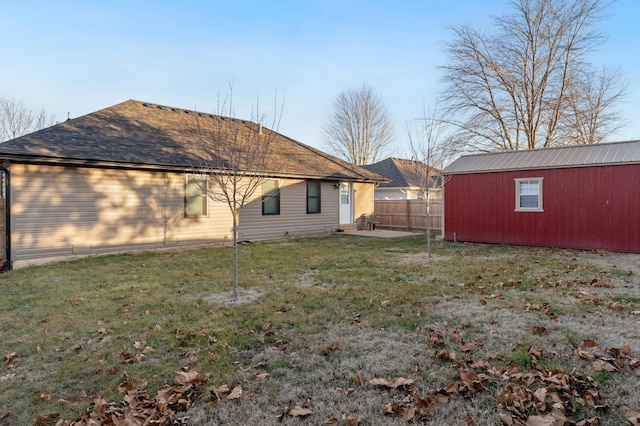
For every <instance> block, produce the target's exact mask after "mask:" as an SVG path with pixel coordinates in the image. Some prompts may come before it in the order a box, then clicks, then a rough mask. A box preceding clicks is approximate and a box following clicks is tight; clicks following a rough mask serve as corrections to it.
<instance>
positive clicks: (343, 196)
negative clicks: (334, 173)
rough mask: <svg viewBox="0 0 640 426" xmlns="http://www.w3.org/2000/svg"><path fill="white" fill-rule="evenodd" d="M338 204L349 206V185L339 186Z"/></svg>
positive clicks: (343, 183) (342, 184)
mask: <svg viewBox="0 0 640 426" xmlns="http://www.w3.org/2000/svg"><path fill="white" fill-rule="evenodd" d="M340 204H349V184H348V183H346V182H342V183H341V184H340Z"/></svg>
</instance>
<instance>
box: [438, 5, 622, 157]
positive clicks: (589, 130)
mask: <svg viewBox="0 0 640 426" xmlns="http://www.w3.org/2000/svg"><path fill="white" fill-rule="evenodd" d="M509 3H510V5H511V6H512V8H513V12H512V13H511V14H505V15H502V16H498V17H494V18H493V23H494V25H495V27H494V29H495V32H494V33H493V34H485V33H482V32H480V31H478V30H475V29H473V28H471V27H470V26H459V27H454V28H453V33H454V38H453V40H452V41H451V42H449V43H448V44H447V45H446V47H445V52H446V54H447V56H448V63H447V64H446V65H444V66H442V67H441V68H442V69H443V71H444V81H445V83H446V90H445V92H444V101H445V103H446V106H447V110H448V114H447V115H448V117H450V120H449V121H450V122H451V123H452V124H454V125H456V127H457V128H458V130H459V132H458V137H457V138H455V140H456V141H457V142H458V143H459V144H462V146H461V147H459V148H460V149H461V150H464V151H495V150H518V149H533V148H546V147H552V146H562V145H567V144H571V143H594V142H598V141H600V140H602V139H603V138H604V137H606V136H607V135H608V132H609V131H611V130H612V129H615V128H616V127H617V125H616V124H615V123H616V122H617V120H618V119H619V115H618V114H616V113H615V111H614V110H613V107H614V105H615V102H616V101H617V100H619V98H620V97H621V96H622V95H623V93H624V83H623V82H622V81H621V80H620V75H619V73H618V72H615V71H614V72H609V71H606V70H603V72H602V73H600V74H598V73H596V72H595V71H594V70H593V66H592V64H591V63H590V62H589V61H588V58H587V56H588V53H589V52H590V51H592V50H593V49H594V48H595V47H596V46H597V45H598V44H599V43H600V41H601V40H602V36H601V35H600V34H599V33H597V32H596V31H595V30H594V29H593V28H594V26H595V25H596V24H597V23H598V22H600V21H601V20H602V19H603V18H604V11H605V9H606V8H607V6H609V4H610V3H611V2H608V1H605V0H510V2H509ZM451 117H453V118H451Z"/></svg>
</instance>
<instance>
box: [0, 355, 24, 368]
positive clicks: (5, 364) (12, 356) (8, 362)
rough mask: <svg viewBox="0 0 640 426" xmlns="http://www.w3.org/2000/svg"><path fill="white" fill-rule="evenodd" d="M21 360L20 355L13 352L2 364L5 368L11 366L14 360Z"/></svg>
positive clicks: (6, 356) (5, 357)
mask: <svg viewBox="0 0 640 426" xmlns="http://www.w3.org/2000/svg"><path fill="white" fill-rule="evenodd" d="M18 358H20V355H18V354H17V353H16V352H11V353H10V354H6V355H5V356H4V362H3V363H2V366H3V367H6V366H7V365H9V364H10V363H11V362H12V361H13V360H15V359H18Z"/></svg>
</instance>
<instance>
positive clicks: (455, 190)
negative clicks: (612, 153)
mask: <svg viewBox="0 0 640 426" xmlns="http://www.w3.org/2000/svg"><path fill="white" fill-rule="evenodd" d="M527 177H542V178H544V180H543V183H542V196H543V202H542V206H543V209H544V211H543V212H516V211H515V180H514V179H516V178H527ZM444 203H445V238H446V239H447V240H453V239H454V235H455V239H457V240H458V241H472V242H488V243H503V244H522V245H535V246H553V247H567V248H580V249H603V250H613V251H625V252H639V253H640V165H638V164H633V165H617V166H600V167H581V168H569V169H547V170H526V171H510V172H495V173H476V174H461V175H451V176H449V177H447V181H446V182H445V190H444Z"/></svg>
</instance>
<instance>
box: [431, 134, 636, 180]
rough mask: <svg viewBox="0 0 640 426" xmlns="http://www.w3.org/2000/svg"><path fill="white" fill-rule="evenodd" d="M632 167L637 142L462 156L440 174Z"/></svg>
mask: <svg viewBox="0 0 640 426" xmlns="http://www.w3.org/2000/svg"><path fill="white" fill-rule="evenodd" d="M634 163H639V164H640V140H637V141H628V142H614V143H602V144H596V145H574V146H567V147H559V148H545V149H532V150H526V151H509V152H498V153H492V154H474V155H463V156H461V157H459V158H458V159H456V160H455V161H454V162H453V163H451V164H450V165H449V166H448V167H446V168H445V169H444V170H443V174H448V175H452V174H462V173H490V172H501V171H507V170H530V169H558V168H572V167H588V166H605V165H613V164H634Z"/></svg>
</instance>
